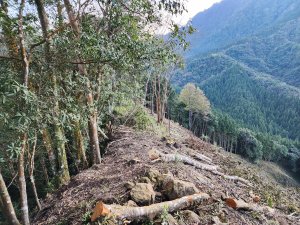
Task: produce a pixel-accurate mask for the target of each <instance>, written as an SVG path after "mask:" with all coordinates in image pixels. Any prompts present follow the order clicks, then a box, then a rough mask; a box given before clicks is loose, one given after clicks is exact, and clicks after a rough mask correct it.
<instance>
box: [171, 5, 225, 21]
mask: <svg viewBox="0 0 300 225" xmlns="http://www.w3.org/2000/svg"><path fill="white" fill-rule="evenodd" d="M221 1H222V0H187V2H186V8H187V10H188V12H187V13H184V14H183V15H180V16H178V17H176V19H175V21H176V22H177V23H179V24H181V25H185V24H186V23H187V22H188V21H189V20H190V19H192V18H193V17H194V16H195V15H196V14H197V13H199V12H202V11H204V10H206V9H208V8H210V7H211V6H212V5H213V4H215V3H218V2H221Z"/></svg>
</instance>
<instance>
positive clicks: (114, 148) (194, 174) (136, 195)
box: [34, 122, 300, 225]
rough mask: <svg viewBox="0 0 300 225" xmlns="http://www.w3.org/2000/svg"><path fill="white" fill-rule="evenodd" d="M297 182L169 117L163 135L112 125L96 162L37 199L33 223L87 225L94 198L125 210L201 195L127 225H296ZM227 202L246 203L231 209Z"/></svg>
mask: <svg viewBox="0 0 300 225" xmlns="http://www.w3.org/2000/svg"><path fill="white" fill-rule="evenodd" d="M149 152H150V155H149ZM151 152H152V153H153V152H154V153H155V152H160V153H162V154H175V155H178V156H179V155H183V156H187V157H189V158H191V159H192V160H195V161H198V162H201V163H204V164H207V165H211V166H218V173H222V174H226V175H232V176H238V177H241V178H244V179H246V180H248V181H249V182H250V183H251V185H247V184H245V183H244V182H241V181H240V180H231V179H225V177H223V176H220V175H218V174H216V173H214V172H212V171H209V170H206V169H199V168H196V167H195V166H192V165H190V164H188V163H183V162H181V161H180V160H179V159H180V157H178V160H175V161H173V162H166V160H161V159H160V157H156V156H155V154H154V156H153V154H151ZM197 154H202V155H204V156H206V157H208V158H210V159H211V162H210V161H203V160H200V159H199V158H198V159H197V157H196V156H197ZM175 158H176V157H175ZM297 185H298V184H297V182H296V181H294V180H293V179H292V178H291V177H289V176H288V175H286V173H285V172H284V171H283V170H281V169H280V168H279V167H277V166H276V165H273V164H270V163H260V164H258V165H257V164H256V165H255V164H251V163H249V162H247V161H246V160H244V159H242V158H240V157H239V156H237V155H234V154H231V153H227V152H225V151H224V150H222V149H220V148H218V147H216V146H213V145H211V144H208V143H205V142H203V141H202V140H200V139H199V138H196V137H195V136H193V135H192V134H191V133H190V132H189V131H188V130H186V129H184V128H182V127H181V126H179V125H178V124H176V123H173V122H171V133H170V135H168V132H162V133H161V134H160V135H158V134H157V132H150V131H147V132H146V131H145V132H140V131H135V130H133V129H131V128H128V127H119V128H118V129H117V130H116V131H115V132H114V135H113V140H112V142H110V143H109V144H108V146H107V149H106V153H105V155H104V157H103V163H102V164H101V165H96V166H93V167H92V168H90V169H87V170H85V171H82V172H81V173H80V174H78V175H76V176H74V177H73V178H72V179H71V182H70V183H69V184H68V185H66V186H64V187H62V188H61V189H59V190H58V191H57V192H55V193H53V194H51V195H49V196H48V197H47V198H46V199H45V200H44V201H43V204H42V205H43V210H42V211H41V212H39V213H38V214H37V215H36V216H35V219H34V224H61V225H63V224H89V223H90V224H92V223H91V222H90V219H91V215H92V213H93V211H94V208H95V205H96V203H97V202H100V201H101V202H103V203H105V204H106V205H108V206H111V205H113V206H115V205H118V206H119V205H123V206H126V207H129V208H130V207H139V206H145V205H151V204H155V203H159V202H164V201H169V200H174V199H178V198H180V197H184V196H186V195H191V194H194V193H206V194H207V195H208V196H209V198H208V199H206V200H204V201H201V202H200V203H197V204H189V205H188V206H187V207H186V208H184V209H180V210H176V211H174V212H172V213H170V214H169V213H168V209H167V208H166V209H163V211H162V213H161V214H159V215H156V216H154V217H153V218H152V217H151V218H150V219H149V221H147V220H143V221H140V220H135V221H134V220H132V219H131V220H130V221H133V222H131V224H178V225H183V224H293V225H294V224H300V215H299V208H300V202H299V197H300V191H299V190H300V189H299V187H297ZM228 199H231V200H234V201H235V200H237V201H239V202H242V203H243V204H247V206H250V207H249V208H247V207H244V208H243V209H234V208H232V204H230V202H229V201H227V200H228ZM114 219H115V218H113V219H110V220H106V219H103V218H100V220H98V221H97V222H95V223H94V224H116V222H114ZM150 220H151V221H150ZM99 221H100V222H99ZM130 221H129V220H123V222H122V223H124V224H129V223H130Z"/></svg>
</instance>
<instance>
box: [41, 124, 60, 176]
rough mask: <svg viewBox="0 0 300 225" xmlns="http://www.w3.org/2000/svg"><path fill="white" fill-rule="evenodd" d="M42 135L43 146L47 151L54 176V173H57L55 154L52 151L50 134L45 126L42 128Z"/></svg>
mask: <svg viewBox="0 0 300 225" xmlns="http://www.w3.org/2000/svg"><path fill="white" fill-rule="evenodd" d="M42 137H43V143H44V146H45V148H46V151H47V153H48V158H49V162H50V167H51V172H52V174H53V175H54V176H56V174H57V168H56V156H55V154H54V151H53V147H52V146H53V145H52V140H51V136H50V134H49V131H48V129H47V128H44V129H43V130H42Z"/></svg>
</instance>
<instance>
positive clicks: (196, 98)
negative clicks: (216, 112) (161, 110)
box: [179, 83, 210, 115]
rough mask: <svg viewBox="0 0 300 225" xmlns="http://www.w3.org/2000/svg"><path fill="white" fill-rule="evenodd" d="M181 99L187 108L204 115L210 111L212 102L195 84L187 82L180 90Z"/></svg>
mask: <svg viewBox="0 0 300 225" xmlns="http://www.w3.org/2000/svg"><path fill="white" fill-rule="evenodd" d="M179 100H180V101H181V102H182V103H184V104H185V105H186V109H187V110H189V111H192V112H199V113H201V114H203V115H208V114H209V113H210V103H209V101H208V99H207V98H206V96H205V95H204V93H203V91H202V90H200V89H199V88H197V87H196V86H195V84H192V83H188V84H186V85H185V86H184V87H183V89H182V90H181V92H180V95H179Z"/></svg>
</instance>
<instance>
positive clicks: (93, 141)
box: [64, 0, 101, 164]
mask: <svg viewBox="0 0 300 225" xmlns="http://www.w3.org/2000/svg"><path fill="white" fill-rule="evenodd" d="M64 3H65V8H66V11H67V14H68V17H69V21H70V23H71V27H72V29H73V31H74V33H75V35H76V37H77V38H80V28H79V24H78V20H77V18H76V16H75V13H74V11H73V7H72V5H71V3H70V1H69V0H64ZM77 60H78V61H80V57H79V56H78V58H77ZM78 70H79V73H80V74H82V75H84V76H87V71H86V69H85V67H84V65H82V64H78ZM87 90H88V92H87V94H86V100H87V106H88V108H89V109H90V115H89V123H88V124H89V136H90V148H91V150H92V152H93V155H94V163H96V164H98V163H101V154H100V146H99V137H98V122H97V119H98V118H97V117H98V113H97V110H96V109H95V106H94V96H93V93H92V90H91V87H90V83H89V82H87Z"/></svg>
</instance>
